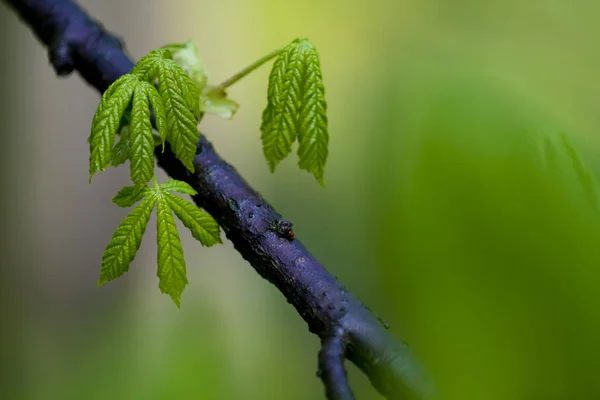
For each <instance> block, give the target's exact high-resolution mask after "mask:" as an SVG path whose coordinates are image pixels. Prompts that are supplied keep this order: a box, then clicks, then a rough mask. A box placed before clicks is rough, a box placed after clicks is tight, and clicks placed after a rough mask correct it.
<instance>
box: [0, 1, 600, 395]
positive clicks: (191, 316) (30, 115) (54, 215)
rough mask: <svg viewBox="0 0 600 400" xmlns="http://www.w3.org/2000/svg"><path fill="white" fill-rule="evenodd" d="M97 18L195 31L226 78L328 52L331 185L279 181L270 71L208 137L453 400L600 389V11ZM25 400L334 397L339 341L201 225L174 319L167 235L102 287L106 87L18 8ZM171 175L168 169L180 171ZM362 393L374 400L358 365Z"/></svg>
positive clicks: (154, 30) (116, 24)
mask: <svg viewBox="0 0 600 400" xmlns="http://www.w3.org/2000/svg"><path fill="white" fill-rule="evenodd" d="M80 4H82V5H83V6H84V7H85V8H86V9H88V10H89V11H90V13H91V14H92V15H93V16H94V17H95V18H97V19H99V20H101V21H102V22H103V23H104V24H105V26H106V27H107V28H108V29H109V30H111V31H113V32H115V33H117V34H119V35H121V36H122V37H123V38H124V39H125V41H126V44H127V48H128V51H129V52H130V54H131V55H132V57H134V58H135V59H138V58H140V57H141V56H143V55H144V54H146V53H147V52H148V51H149V50H151V49H153V48H157V47H160V46H162V45H164V44H166V43H170V42H182V41H185V40H187V39H193V40H194V41H196V42H197V44H198V45H199V47H200V49H201V52H202V55H203V57H204V59H205V62H206V64H207V66H208V68H209V70H210V71H211V80H212V81H213V82H214V83H216V82H218V81H221V80H223V79H225V78H227V77H228V76H230V75H232V74H233V73H235V72H237V70H239V69H240V68H242V67H243V66H245V65H247V64H248V63H250V62H252V61H253V60H254V59H257V58H259V57H260V56H262V55H263V54H266V53H267V52H269V51H271V50H273V49H275V48H278V47H280V46H282V45H285V44H287V43H288V42H289V41H291V40H292V39H293V38H295V37H298V36H304V37H308V38H309V39H310V40H311V41H312V42H313V43H315V44H316V46H317V48H318V49H319V51H320V54H321V62H322V68H323V75H324V79H325V85H326V90H327V93H326V96H327V100H328V103H329V121H330V133H331V143H330V158H329V160H328V165H327V169H326V183H327V188H326V189H322V188H321V187H319V186H318V185H317V184H316V183H315V182H314V180H313V178H311V176H310V175H309V174H307V173H305V172H302V171H299V170H298V169H297V168H296V166H295V157H291V158H290V159H289V160H287V161H286V162H284V163H283V164H282V165H281V166H280V167H279V168H278V171H277V172H276V173H275V174H274V175H272V174H270V173H269V172H268V169H267V165H266V162H265V161H264V159H263V156H262V153H261V145H260V139H259V137H260V133H259V125H260V116H261V112H262V109H263V107H264V106H265V103H266V85H267V76H268V72H269V67H263V68H262V69H260V70H259V71H258V72H256V73H255V74H254V75H252V76H251V77H249V78H247V79H245V80H244V81H242V82H240V83H238V84H236V85H235V86H234V87H233V88H232V90H231V92H230V94H231V96H232V97H233V98H234V99H236V100H238V101H239V102H240V103H241V104H242V107H241V109H240V110H239V112H238V114H237V115H236V118H235V119H234V120H233V121H223V120H220V119H218V118H216V117H207V118H206V119H205V120H204V121H203V123H202V130H203V131H204V132H205V133H206V135H207V136H208V137H209V139H210V140H212V141H213V142H214V143H215V145H216V147H217V149H218V151H219V153H220V154H221V155H222V156H223V157H224V158H225V159H227V160H229V161H230V162H231V163H232V164H233V165H234V166H235V167H236V168H237V169H238V170H239V171H240V172H241V173H242V174H243V176H244V177H245V178H246V179H247V180H248V181H249V182H251V184H252V185H253V186H254V187H255V188H256V189H258V190H259V191H260V192H261V193H262V194H263V195H264V196H265V197H266V198H267V199H268V200H269V201H270V202H272V204H273V205H274V206H275V207H276V208H277V209H278V210H279V211H280V212H281V213H282V214H283V215H284V216H285V217H286V218H288V219H290V220H292V221H293V222H294V224H295V230H296V233H297V236H298V237H299V238H300V239H301V240H302V241H303V242H304V243H305V244H306V245H307V247H308V248H309V249H310V250H311V251H312V252H313V254H314V255H315V256H316V257H317V258H318V259H319V260H321V261H322V262H323V263H324V264H325V265H326V267H327V268H328V269H329V270H330V271H331V272H332V273H333V274H335V275H336V276H338V277H339V278H340V280H341V281H342V282H343V283H345V284H346V285H347V286H348V287H349V289H350V290H351V291H352V292H354V293H355V294H357V295H358V296H359V297H360V298H361V300H363V301H365V302H366V303H367V304H368V305H370V306H371V308H372V309H373V310H375V311H377V312H378V313H379V314H380V315H381V316H382V317H383V318H384V319H386V320H387V321H388V322H389V323H390V324H391V332H392V333H393V334H394V335H396V336H397V337H399V338H402V339H404V340H406V341H407V342H408V343H409V344H410V345H411V346H412V347H413V348H414V350H415V352H416V353H417V354H418V355H419V357H420V358H421V360H422V361H423V362H424V363H425V364H426V365H427V367H428V368H429V370H430V371H431V373H432V375H433V376H434V378H435V380H436V382H437V385H438V389H439V391H440V392H441V393H442V394H443V398H444V399H457V400H459V399H460V400H468V399H474V400H475V399H486V400H487V399H490V400H492V399H503V400H506V399H515V400H520V399H540V400H541V399H544V400H547V399H594V398H600V377H599V376H600V343H599V341H598V338H599V337H600V317H599V314H600V313H599V312H598V308H599V307H598V306H600V290H599V289H598V287H599V284H600V251H598V250H597V249H598V246H597V244H598V243H599V242H600V218H599V217H600V214H599V213H598V192H597V186H596V181H595V178H594V177H593V174H594V172H595V173H596V174H597V173H598V170H599V169H600V163H599V162H598V161H597V160H598V159H599V157H598V154H599V150H600V136H599V135H600V114H599V113H598V111H597V110H598V104H600V79H599V78H600V76H599V72H598V71H599V70H600V69H599V68H598V66H599V65H600V50H598V46H597V40H596V39H597V37H598V35H600V25H598V23H597V20H598V16H599V12H600V3H597V2H594V1H591V0H587V1H576V0H575V1H566V0H562V1H552V0H547V1H517V0H507V1H502V2H500V1H488V2H481V1H475V0H459V1H440V0H438V1H434V0H421V1H416V0H411V1H403V0H388V1H385V0H373V1H369V2H364V1H354V0H345V1H341V0H334V1H331V0H307V1H302V2H292V1H289V2H288V1H274V0H264V1H242V0H220V1H212V2H203V1H183V0H177V1H176V0H171V1H169V2H167V1H158V0H150V1H142V0H130V1H105V0H102V1H101V0H82V1H80ZM0 21H1V25H0V26H1V28H0V29H1V31H2V33H1V35H0V42H1V46H2V47H1V49H2V54H3V61H2V64H1V68H2V73H1V74H0V76H1V77H0V79H1V80H2V84H1V87H2V92H1V94H0V100H1V104H2V110H1V112H0V115H1V117H2V124H3V138H4V139H3V145H2V147H1V150H0V151H1V158H0V162H1V163H2V166H1V172H2V174H3V175H2V176H3V180H2V183H3V188H4V193H3V195H2V200H3V203H2V208H1V209H0V210H1V211H0V213H1V218H2V221H3V223H2V225H1V229H2V232H1V235H2V239H3V240H2V244H1V246H2V253H1V254H2V261H1V267H2V278H0V279H1V280H0V282H1V291H0V293H1V294H0V296H1V297H0V298H1V299H2V304H1V308H0V311H1V321H2V336H3V337H2V339H3V340H2V345H3V349H2V353H1V357H2V358H1V367H2V374H1V375H2V381H1V383H2V386H1V388H2V392H3V393H4V394H5V395H2V396H0V397H2V398H6V399H32V400H38V399H40V400H42V399H43V400H53V399H132V400H133V399H319V398H324V395H323V389H322V386H321V383H320V381H319V380H318V379H317V378H316V377H315V371H316V354H317V351H318V345H319V341H318V339H317V338H316V337H314V336H312V335H311V334H309V333H308V330H307V328H306V325H305V323H304V322H303V321H302V320H301V318H300V317H299V316H298V315H297V314H296V312H295V311H294V309H293V308H292V307H291V306H289V305H288V304H287V303H286V302H285V301H284V299H283V297H282V296H281V294H280V293H279V292H277V290H275V289H274V288H273V287H271V286H270V285H269V284H268V283H267V282H265V281H263V280H262V279H261V278H260V277H259V276H258V275H257V274H256V273H255V272H254V271H253V270H252V269H251V268H250V267H249V265H248V264H247V263H246V262H245V261H243V260H242V258H241V257H240V256H239V255H238V254H237V253H236V252H235V251H234V250H233V248H232V246H231V244H230V243H228V242H227V243H225V245H224V246H220V247H218V248H211V249H202V248H201V247H200V246H199V245H198V243H197V242H195V241H194V240H193V239H192V238H191V237H190V236H189V235H188V234H184V235H182V236H183V240H184V247H185V253H186V259H187V261H188V276H189V280H190V282H191V283H190V285H189V286H188V287H187V289H186V291H185V294H184V296H183V298H182V308H181V310H177V309H176V308H175V306H174V305H173V304H172V302H171V301H170V299H169V298H168V297H166V296H164V295H161V294H160V292H159V290H158V288H157V278H156V277H155V268H156V267H155V253H156V249H155V245H154V243H153V241H152V240H151V238H152V237H153V236H154V235H155V225H154V223H153V221H151V224H150V225H149V227H148V231H147V233H146V235H147V239H145V241H144V243H143V244H142V248H141V250H140V253H139V254H138V256H137V258H136V260H135V262H134V265H132V268H131V270H130V272H129V273H127V274H126V275H125V276H124V277H123V278H121V279H119V280H118V281H116V282H113V283H111V284H109V285H106V286H103V287H102V288H100V289H99V288H97V287H96V282H97V278H98V273H99V265H100V260H101V257H102V253H103V250H104V247H105V245H106V243H107V242H108V241H109V239H110V238H111V235H112V232H113V230H114V228H115V227H116V226H117V225H118V224H119V222H120V221H121V219H122V218H123V217H124V216H125V215H126V213H127V210H123V209H119V208H118V207H116V206H115V205H113V204H112V203H111V202H110V200H111V198H112V197H113V196H114V194H115V193H116V192H117V190H118V189H119V188H120V187H121V186H123V185H125V184H127V182H128V171H127V168H120V169H118V170H113V171H108V172H105V173H103V174H101V175H99V176H98V177H97V179H95V180H94V185H91V186H90V185H88V184H87V179H88V176H87V160H88V148H87V144H86V138H87V135H88V128H89V124H90V121H91V118H92V116H93V113H94V110H95V108H96V106H97V102H98V100H99V96H98V94H97V93H96V92H95V91H94V90H93V89H91V88H89V87H88V86H87V85H86V84H85V83H84V82H82V80H81V79H80V78H79V76H78V75H73V76H72V77H69V78H67V79H57V78H56V77H55V75H54V73H53V71H52V69H51V68H50V67H49V65H48V62H47V56H46V53H45V51H44V50H43V49H42V47H41V46H40V45H39V44H38V43H37V42H36V41H35V40H34V38H33V36H32V34H31V32H30V31H29V29H27V28H25V27H24V26H23V25H21V24H20V23H19V22H18V20H17V18H16V16H15V15H14V14H13V13H12V11H11V10H9V9H8V8H7V7H6V6H5V5H4V4H2V5H1V6H0ZM162 176H163V177H164V175H162ZM348 368H349V373H350V377H351V381H352V385H353V387H354V388H355V392H356V394H357V397H358V398H359V399H379V398H380V397H379V396H378V395H377V394H376V393H375V392H374V390H373V389H372V388H371V387H370V385H369V383H368V382H367V380H366V379H365V378H364V376H363V375H362V374H361V373H360V372H358V371H357V370H356V369H355V368H354V367H353V366H349V367H348Z"/></svg>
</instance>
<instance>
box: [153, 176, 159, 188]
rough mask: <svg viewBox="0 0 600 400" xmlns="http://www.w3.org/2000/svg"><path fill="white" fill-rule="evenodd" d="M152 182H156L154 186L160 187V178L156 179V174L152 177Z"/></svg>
mask: <svg viewBox="0 0 600 400" xmlns="http://www.w3.org/2000/svg"><path fill="white" fill-rule="evenodd" d="M152 183H153V184H154V187H155V188H156V189H158V186H159V185H158V180H157V179H156V175H154V176H153V177H152Z"/></svg>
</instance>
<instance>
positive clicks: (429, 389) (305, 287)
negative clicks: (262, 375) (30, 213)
mask: <svg viewBox="0 0 600 400" xmlns="http://www.w3.org/2000/svg"><path fill="white" fill-rule="evenodd" d="M4 2H5V3H8V4H10V5H11V6H12V7H13V8H14V9H15V10H16V11H17V12H18V14H19V15H20V16H21V18H22V19H23V20H24V22H26V23H27V24H28V25H29V26H30V27H31V28H32V29H33V31H34V32H35V34H36V36H37V37H38V39H39V40H40V41H41V42H42V43H44V44H45V45H46V46H47V47H48V52H49V58H50V62H51V64H52V65H53V67H54V69H55V71H56V72H57V74H58V75H61V76H62V75H67V74H69V73H71V72H72V71H74V70H77V71H78V72H79V73H80V74H81V76H82V77H83V78H84V79H85V80H86V81H87V82H88V83H89V84H90V85H92V86H93V87H95V88H96V89H97V90H98V91H100V92H101V93H102V92H103V91H104V90H106V88H107V87H108V86H109V85H110V84H111V83H112V82H114V81H115V80H116V79H117V78H119V77H120V76H121V75H123V74H126V73H128V72H129V71H130V70H131V68H132V67H133V62H132V61H131V60H130V59H129V58H128V57H127V55H126V54H125V53H124V51H123V46H122V44H121V41H120V40H119V39H118V38H117V37H115V36H114V35H112V34H110V33H108V32H106V31H105V30H104V28H103V27H102V26H101V25H100V24H99V23H98V22H96V21H94V20H92V19H91V18H90V17H89V16H88V15H87V14H86V13H85V12H84V11H83V10H82V9H81V8H80V7H79V6H78V5H77V4H75V3H74V2H73V1H71V0H4ZM156 157H157V160H158V164H159V165H160V166H161V167H162V168H163V169H164V170H165V171H166V172H167V174H169V175H170V176H171V177H173V178H175V179H180V180H183V181H185V182H187V183H189V184H190V185H191V186H192V187H193V188H194V189H195V190H196V191H197V192H198V193H199V194H198V195H197V196H195V197H194V201H195V202H196V204H197V205H198V206H199V207H202V208H204V209H206V210H207V211H208V212H209V213H210V214H211V215H212V216H213V217H214V218H215V219H216V220H217V221H218V222H219V224H220V225H221V227H222V228H223V230H224V231H225V233H226V235H227V237H228V238H229V240H231V241H232V242H233V244H234V246H235V248H236V249H237V250H238V251H239V252H240V254H241V255H242V256H243V257H244V258H245V259H246V260H247V261H248V262H249V263H250V264H251V265H252V267H254V269H255V270H256V271H257V272H258V273H259V274H260V275H261V276H262V277H263V278H265V279H267V280H269V281H270V282H271V283H272V284H274V285H275V286H276V287H277V288H278V289H279V290H280V291H281V293H282V294H283V295H284V296H285V297H286V299H287V300H288V302H289V303H291V304H292V305H293V306H294V307H295V308H296V310H297V311H298V313H299V314H300V315H301V316H302V318H303V319H304V320H305V321H306V322H307V324H308V328H309V330H310V331H311V332H313V333H315V334H317V335H318V336H319V337H321V338H322V340H323V349H322V350H321V352H320V355H319V359H320V362H319V364H320V367H321V370H322V371H323V376H322V378H323V381H324V383H325V384H326V391H327V393H328V396H329V397H330V398H331V399H351V398H352V394H351V391H350V389H349V387H348V383H347V381H346V377H345V372H344V369H343V357H344V355H345V357H346V358H348V359H349V360H350V361H352V362H353V363H354V364H356V365H357V366H358V367H359V368H360V369H361V370H362V371H363V372H364V373H365V374H366V375H367V376H368V377H369V379H370V380H371V382H372V384H373V386H375V388H377V390H378V391H379V392H380V393H381V394H382V395H384V396H385V397H387V398H388V399H396V398H402V399H406V398H408V397H411V398H414V397H413V396H415V395H416V398H420V399H432V398H434V393H435V389H434V385H433V382H432V381H431V379H430V378H429V377H428V375H427V373H426V372H425V370H424V369H423V368H422V367H421V365H420V364H419V362H418V361H417V360H416V358H415V356H414V355H413V353H412V352H411V350H410V349H409V348H408V346H406V345H405V344H403V343H400V342H398V341H396V340H395V339H393V338H392V337H391V336H390V335H389V334H388V333H387V332H386V330H385V329H384V328H383V327H382V326H381V324H380V323H379V321H378V320H377V318H375V317H374V316H373V315H372V314H371V313H370V312H369V311H368V310H367V309H366V308H365V307H364V306H363V304H362V303H360V302H359V301H358V300H357V299H356V298H355V297H353V296H352V295H351V294H349V293H348V292H347V290H346V289H345V288H344V287H343V286H342V285H341V284H340V283H339V282H338V281H337V280H336V279H335V278H334V277H333V276H332V275H330V274H329V273H328V272H327V270H326V269H325V268H324V267H323V266H322V265H321V264H320V263H319V262H318V261H317V260H316V259H315V258H314V257H313V256H312V255H311V254H310V253H309V252H308V250H306V248H304V246H303V245H302V244H301V243H300V242H299V241H298V240H297V239H295V238H294V234H293V231H292V230H291V223H290V222H288V221H285V220H283V219H282V218H281V215H279V214H278V213H277V212H276V211H275V210H274V209H273V208H272V207H271V206H270V205H269V204H268V203H267V202H266V201H265V200H264V199H263V198H262V197H261V196H260V195H259V194H258V193H257V192H255V191H254V190H253V189H252V188H251V187H250V186H249V185H248V184H247V183H246V182H245V181H244V180H243V178H242V177H241V176H240V175H239V174H238V173H237V172H236V170H235V169H234V168H233V167H232V166H231V165H229V164H228V163H227V162H225V161H224V160H223V159H221V158H220V157H219V155H218V154H217V153H216V152H215V150H214V149H213V146H212V145H211V144H210V143H209V142H208V141H207V140H206V138H205V137H204V136H201V138H200V142H199V143H198V151H197V155H196V158H195V160H194V164H195V170H196V172H195V173H194V174H190V173H189V172H188V171H187V170H186V169H185V168H184V167H183V166H182V165H181V163H180V162H179V161H178V160H176V159H175V157H174V156H173V154H172V152H171V151H170V150H169V149H167V150H166V151H165V152H164V153H162V152H158V151H157V152H156ZM332 332H333V333H334V334H333V336H332V335H331V333H332Z"/></svg>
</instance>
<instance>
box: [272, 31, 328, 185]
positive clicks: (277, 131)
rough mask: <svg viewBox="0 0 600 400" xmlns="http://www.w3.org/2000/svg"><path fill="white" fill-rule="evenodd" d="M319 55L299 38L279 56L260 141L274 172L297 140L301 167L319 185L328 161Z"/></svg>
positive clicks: (274, 66) (324, 104)
mask: <svg viewBox="0 0 600 400" xmlns="http://www.w3.org/2000/svg"><path fill="white" fill-rule="evenodd" d="M322 80H323V79H322V75H321V66H320V62H319V55H318V53H317V50H316V49H315V47H314V46H313V45H312V44H311V43H310V42H309V41H308V40H306V39H296V40H294V41H293V42H292V43H290V44H289V45H288V46H287V47H286V48H285V49H284V50H283V51H282V52H281V54H280V55H279V57H278V58H277V60H276V61H275V63H274V64H273V69H272V70H271V74H270V76H269V87H268V92H267V107H266V108H265V110H264V112H263V118H262V124H261V132H262V134H261V138H262V142H263V152H264V154H265V158H266V159H267V162H268V164H269V167H270V169H271V171H274V170H275V167H276V165H277V164H278V163H279V162H280V161H281V160H283V159H284V158H285V157H287V156H288V155H289V154H290V153H291V151H292V143H293V142H294V141H295V140H296V138H297V139H298V141H299V143H300V146H299V148H298V156H299V163H298V165H299V167H300V168H301V169H305V170H307V171H309V172H312V173H313V174H314V176H315V178H316V179H317V181H318V182H319V183H320V184H322V185H323V184H324V181H323V174H324V168H325V162H326V161H327V153H328V150H327V146H328V144H329V133H328V130H327V103H326V102H325V89H324V86H323V82H322Z"/></svg>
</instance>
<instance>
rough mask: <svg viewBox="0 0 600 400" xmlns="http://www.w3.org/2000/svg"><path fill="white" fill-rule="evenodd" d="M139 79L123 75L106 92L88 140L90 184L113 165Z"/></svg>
mask: <svg viewBox="0 0 600 400" xmlns="http://www.w3.org/2000/svg"><path fill="white" fill-rule="evenodd" d="M136 85H137V79H136V77H134V76H133V75H129V74H126V75H123V76H122V77H120V78H119V79H117V80H116V81H115V82H114V83H113V85H111V87H109V88H108V90H106V92H105V93H104V95H103V96H102V100H101V101H100V104H99V106H98V109H97V110H96V114H95V115H94V119H93V121H92V130H91V133H90V136H89V138H88V142H89V143H90V182H91V181H92V177H93V176H94V174H95V173H97V172H99V171H103V170H104V169H105V168H106V167H107V166H109V165H110V163H111V155H112V148H113V145H114V142H115V136H116V134H117V131H118V129H119V127H120V122H121V119H122V117H123V114H124V113H125V110H126V109H127V107H128V106H129V103H130V102H131V97H132V94H133V91H134V89H135V87H136Z"/></svg>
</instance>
